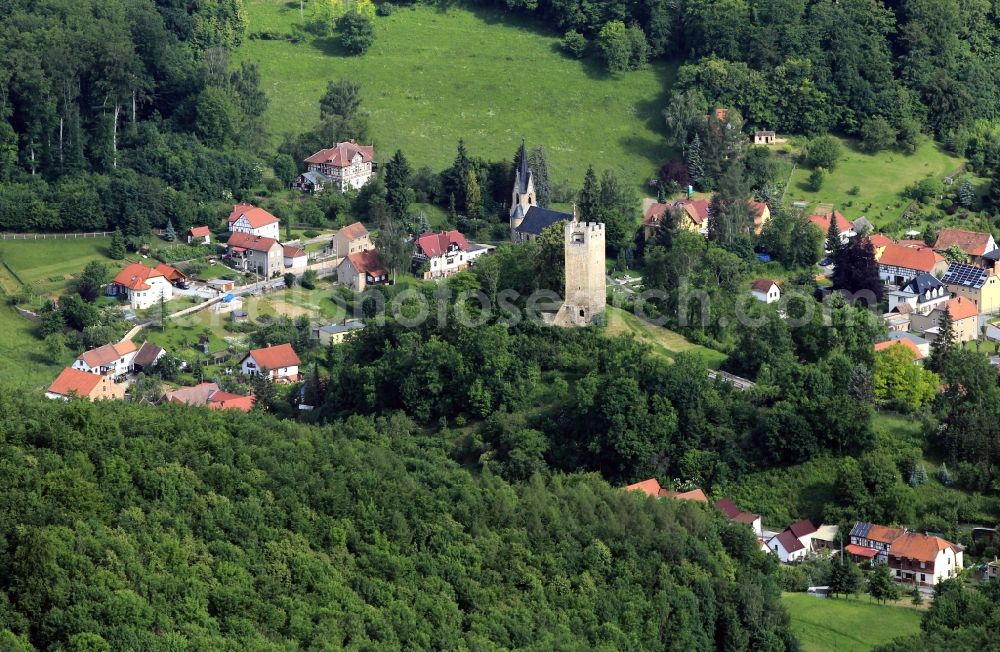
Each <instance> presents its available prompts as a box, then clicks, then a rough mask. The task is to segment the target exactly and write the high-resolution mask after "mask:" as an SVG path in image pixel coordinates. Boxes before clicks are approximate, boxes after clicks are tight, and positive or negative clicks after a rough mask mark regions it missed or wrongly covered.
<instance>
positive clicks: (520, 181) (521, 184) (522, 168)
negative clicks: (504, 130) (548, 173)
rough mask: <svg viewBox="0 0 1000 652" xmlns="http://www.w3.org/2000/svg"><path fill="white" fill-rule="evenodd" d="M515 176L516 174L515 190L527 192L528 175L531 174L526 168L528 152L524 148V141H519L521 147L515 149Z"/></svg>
mask: <svg viewBox="0 0 1000 652" xmlns="http://www.w3.org/2000/svg"><path fill="white" fill-rule="evenodd" d="M517 158H518V162H517V176H516V182H515V185H516V188H515V190H516V191H517V192H519V193H525V192H528V177H530V176H531V171H530V170H529V169H528V153H527V152H526V151H525V150H524V141H523V140H522V141H521V149H519V150H518V151H517Z"/></svg>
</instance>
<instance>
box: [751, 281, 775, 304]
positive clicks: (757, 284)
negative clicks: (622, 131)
mask: <svg viewBox="0 0 1000 652" xmlns="http://www.w3.org/2000/svg"><path fill="white" fill-rule="evenodd" d="M750 294H752V295H753V298H754V299H756V300H757V301H763V302H764V303H774V302H775V301H778V300H779V299H781V288H780V287H779V286H778V282H777V281H772V280H771V279H769V278H759V279H757V280H755V281H754V282H753V283H751V284H750Z"/></svg>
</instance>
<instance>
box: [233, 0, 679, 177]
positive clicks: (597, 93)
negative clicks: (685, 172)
mask: <svg viewBox="0 0 1000 652" xmlns="http://www.w3.org/2000/svg"><path fill="white" fill-rule="evenodd" d="M245 4H246V11H247V16H248V20H249V32H250V33H254V32H260V31H265V30H266V31H271V32H277V33H284V34H287V33H290V31H291V28H292V25H293V23H296V22H301V21H300V18H299V10H298V4H297V3H294V2H286V1H285V0H248V1H247V2H246V3H245ZM375 29H376V33H377V36H376V40H375V44H374V45H373V46H372V48H371V49H370V50H369V51H368V52H367V53H365V54H364V55H362V56H357V57H354V56H344V55H343V54H341V52H340V51H339V48H338V46H337V44H336V40H335V39H311V40H306V41H303V42H301V43H297V44H295V43H291V42H289V41H283V40H257V39H247V40H246V41H244V43H243V45H241V46H240V48H239V49H238V50H237V51H236V52H235V53H234V55H233V59H234V63H239V61H241V60H249V61H254V62H256V63H257V64H258V66H259V68H260V71H261V75H262V77H263V86H264V89H265V90H266V91H267V93H268V95H269V97H270V106H269V108H268V112H267V116H266V118H267V124H268V127H269V130H270V133H271V138H272V140H273V141H274V142H278V141H280V139H281V137H282V135H283V134H286V133H297V132H301V131H302V130H305V129H308V128H310V127H312V126H313V125H314V124H316V123H317V122H318V120H319V105H318V103H319V99H320V97H321V96H322V94H323V92H324V90H325V89H326V85H327V82H329V81H331V80H337V79H344V78H346V79H352V80H355V81H358V82H360V83H361V84H362V94H363V98H364V102H363V109H364V110H365V111H367V112H368V113H369V118H370V124H371V130H372V134H373V136H374V144H375V147H376V150H377V157H378V158H380V159H382V160H385V159H387V158H388V157H389V156H391V155H392V152H394V151H395V150H396V149H402V150H403V152H404V153H405V154H406V155H407V157H408V158H409V160H410V162H411V164H413V165H414V166H415V167H419V166H422V165H429V166H430V167H431V168H433V169H435V170H440V169H443V168H445V167H446V166H448V165H449V164H450V163H451V161H452V160H453V159H454V156H455V147H456V144H457V142H458V139H459V138H464V139H465V141H466V144H467V146H468V149H469V152H470V154H472V155H473V156H480V157H483V158H486V159H492V160H500V159H510V158H512V157H513V155H514V152H515V151H516V149H517V146H518V145H519V144H520V141H521V139H522V138H524V139H526V140H527V143H528V145H529V146H534V145H538V144H541V145H544V146H545V148H546V150H547V151H548V154H549V169H550V174H551V176H552V179H553V181H554V182H569V183H571V184H573V185H574V186H579V185H580V184H581V183H582V181H583V175H584V172H585V171H586V168H587V165H588V164H589V163H593V164H594V167H595V168H596V169H597V170H598V171H600V170H601V169H604V168H609V169H613V170H615V171H616V172H618V173H619V174H620V175H621V176H622V177H623V178H624V179H626V180H627V181H628V182H630V183H632V184H635V185H638V184H641V183H642V182H643V181H644V180H646V179H648V178H649V177H650V176H651V175H653V174H654V172H655V170H656V169H657V166H658V164H659V163H661V162H662V160H663V159H664V158H665V157H666V156H667V155H668V153H669V149H668V147H667V145H666V142H665V140H664V138H663V136H662V134H661V131H660V130H661V124H662V122H663V118H662V117H661V111H662V109H663V107H664V106H665V105H666V101H667V90H668V89H669V86H670V84H671V83H672V81H673V78H674V73H675V67H674V66H673V65H670V64H664V63H657V64H655V65H653V66H651V67H649V68H648V69H646V70H642V71H638V72H630V73H627V74H622V75H609V74H608V73H607V72H605V71H604V70H603V68H602V66H601V65H600V63H599V62H598V61H596V60H591V59H584V60H582V61H577V60H574V59H570V58H568V57H566V56H565V55H563V54H562V53H560V52H559V50H558V43H559V35H556V34H551V33H548V32H544V31H541V30H540V29H539V28H538V26H536V25H531V24H529V23H526V22H524V21H522V20H521V19H520V18H518V17H516V16H512V15H507V14H505V13H502V12H498V11H495V10H492V9H478V10H476V11H469V10H467V9H461V8H457V7H453V8H448V9H446V10H441V9H438V8H434V7H429V6H423V5H420V6H413V7H399V8H397V9H396V11H395V12H394V13H393V14H392V15H391V16H387V17H381V16H380V17H377V18H376V19H375Z"/></svg>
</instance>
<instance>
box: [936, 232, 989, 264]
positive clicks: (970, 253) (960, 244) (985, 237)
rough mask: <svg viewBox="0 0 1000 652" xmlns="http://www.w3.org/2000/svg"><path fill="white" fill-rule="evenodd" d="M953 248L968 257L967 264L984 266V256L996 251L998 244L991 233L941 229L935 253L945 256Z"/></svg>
mask: <svg viewBox="0 0 1000 652" xmlns="http://www.w3.org/2000/svg"><path fill="white" fill-rule="evenodd" d="M952 247H957V248H958V249H960V250H961V251H962V253H964V254H965V255H966V256H967V262H971V263H973V264H974V265H982V264H983V256H985V255H986V254H988V253H990V252H991V251H993V250H995V249H996V248H997V243H996V241H995V240H994V239H993V235H992V234H990V233H983V232H981V231H966V230H965V229H953V228H944V229H941V230H940V231H939V232H938V237H937V240H936V241H935V242H934V251H936V252H938V253H941V254H943V253H944V252H946V251H948V249H951V248H952ZM990 266H992V263H991V264H990Z"/></svg>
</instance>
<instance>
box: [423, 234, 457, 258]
mask: <svg viewBox="0 0 1000 652" xmlns="http://www.w3.org/2000/svg"><path fill="white" fill-rule="evenodd" d="M416 245H417V250H418V251H419V252H420V253H422V254H424V255H425V256H427V257H428V258H435V257H437V256H440V255H442V254H444V253H445V252H446V251H448V247H450V246H451V245H457V246H458V249H459V251H466V250H467V249H468V248H469V241H468V240H466V239H465V236H464V235H462V234H461V233H459V232H458V231H456V230H454V229H452V230H451V231H442V232H441V233H425V234H423V235H422V236H420V237H419V238H417V242H416Z"/></svg>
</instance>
